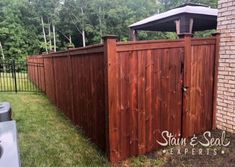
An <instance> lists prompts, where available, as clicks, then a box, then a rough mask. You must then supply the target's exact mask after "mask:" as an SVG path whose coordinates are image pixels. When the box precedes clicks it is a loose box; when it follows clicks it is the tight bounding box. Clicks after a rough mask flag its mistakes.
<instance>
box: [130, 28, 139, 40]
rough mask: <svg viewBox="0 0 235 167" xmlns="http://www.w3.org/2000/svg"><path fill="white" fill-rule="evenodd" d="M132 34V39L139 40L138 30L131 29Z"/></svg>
mask: <svg viewBox="0 0 235 167" xmlns="http://www.w3.org/2000/svg"><path fill="white" fill-rule="evenodd" d="M130 36H131V40H132V41H137V36H138V32H137V30H134V29H131V30H130Z"/></svg>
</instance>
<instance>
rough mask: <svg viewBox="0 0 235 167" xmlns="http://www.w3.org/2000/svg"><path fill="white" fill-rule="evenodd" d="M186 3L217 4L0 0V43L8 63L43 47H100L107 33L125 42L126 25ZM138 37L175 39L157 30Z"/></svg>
mask: <svg viewBox="0 0 235 167" xmlns="http://www.w3.org/2000/svg"><path fill="white" fill-rule="evenodd" d="M187 2H192V3H203V4H206V5H209V6H211V7H216V6H217V0H145V1H143V0H115V1H110V0H10V1H9V0H0V42H1V44H2V50H3V53H4V55H5V57H6V58H7V59H10V58H16V59H24V58H25V56H26V55H32V54H39V53H42V52H45V51H46V49H48V50H49V51H51V50H52V49H53V48H57V50H64V49H66V48H67V47H80V46H82V45H83V39H85V44H86V45H90V44H95V43H99V42H101V41H102V36H104V35H106V34H114V35H117V36H118V37H119V39H120V40H122V41H127V40H128V38H129V29H128V26H129V25H130V24H132V23H134V22H136V21H139V20H141V19H143V18H145V17H148V16H150V15H153V14H155V13H158V12H163V11H166V10H169V9H171V8H174V7H176V6H178V5H181V4H183V3H187ZM53 28H55V33H53ZM43 30H44V32H45V33H43ZM139 36H140V37H139V38H140V39H159V38H175V37H176V36H175V34H174V33H159V32H158V33H156V32H155V33H153V32H152V33H151V32H150V33H148V32H141V33H140V34H139ZM83 37H84V38H83ZM54 38H55V39H56V46H55V45H54V43H53V39H54ZM0 53H1V52H0Z"/></svg>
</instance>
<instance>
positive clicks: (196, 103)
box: [28, 35, 219, 162]
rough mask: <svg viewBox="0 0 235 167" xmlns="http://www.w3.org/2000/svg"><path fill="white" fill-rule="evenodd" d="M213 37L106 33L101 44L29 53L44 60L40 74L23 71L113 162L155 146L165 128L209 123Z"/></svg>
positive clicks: (197, 129) (198, 128)
mask: <svg viewBox="0 0 235 167" xmlns="http://www.w3.org/2000/svg"><path fill="white" fill-rule="evenodd" d="M218 41H219V37H218V36H217V37H212V38H203V39H196V38H195V39H194V38H191V37H190V36H187V35H186V36H185V37H184V38H183V39H179V40H159V41H141V42H127V43H121V42H116V38H115V37H110V36H109V37H106V38H104V44H103V45H96V46H91V47H86V48H81V49H73V50H69V51H66V52H57V53H52V54H49V55H47V56H46V55H44V56H32V57H29V58H28V62H33V61H39V60H38V59H40V61H42V62H43V63H44V73H40V74H41V75H39V76H36V77H35V76H33V75H32V74H35V73H33V72H31V71H32V70H34V69H29V75H30V77H31V79H32V80H33V81H34V80H35V78H41V79H40V80H42V82H40V84H41V85H38V86H39V87H40V88H44V89H45V92H46V94H47V96H48V97H49V98H50V99H51V101H52V102H54V103H55V104H56V105H57V106H58V107H59V108H60V109H61V111H63V112H64V113H65V115H67V116H68V117H69V118H70V119H71V120H72V121H73V122H74V123H75V124H76V125H79V126H80V127H81V128H82V129H83V130H84V132H85V133H86V135H87V136H88V137H89V138H91V140H92V141H93V142H94V143H96V144H97V145H98V146H100V148H101V149H103V150H104V151H105V152H106V153H107V155H108V158H109V159H110V160H111V161H112V162H116V161H119V160H123V159H125V158H128V157H130V156H135V155H139V154H144V153H147V152H150V151H152V150H155V149H157V148H159V147H160V146H159V145H158V144H157V142H156V141H157V140H158V141H161V140H162V137H161V132H162V131H164V130H168V131H170V132H172V133H173V134H176V135H179V137H190V136H192V135H193V134H199V133H202V132H204V131H206V130H211V129H212V128H213V124H214V121H213V120H214V119H213V118H214V115H215V112H213V111H214V108H213V106H214V104H215V96H216V93H215V92H216V91H215V89H216V77H215V76H216V72H217V71H216V69H217V56H218V54H217V48H218V43H219V42H218ZM35 83H37V82H35ZM43 84H44V85H45V86H43Z"/></svg>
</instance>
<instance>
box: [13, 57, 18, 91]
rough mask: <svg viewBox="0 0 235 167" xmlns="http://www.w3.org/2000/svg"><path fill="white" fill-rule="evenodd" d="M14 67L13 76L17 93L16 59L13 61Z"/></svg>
mask: <svg viewBox="0 0 235 167" xmlns="http://www.w3.org/2000/svg"><path fill="white" fill-rule="evenodd" d="M12 66H13V76H14V82H15V92H16V93H17V80H16V62H15V60H14V59H13V60H12Z"/></svg>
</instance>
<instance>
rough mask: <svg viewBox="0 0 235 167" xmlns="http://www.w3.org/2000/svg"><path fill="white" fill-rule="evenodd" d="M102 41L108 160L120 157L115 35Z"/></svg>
mask: <svg viewBox="0 0 235 167" xmlns="http://www.w3.org/2000/svg"><path fill="white" fill-rule="evenodd" d="M103 41H104V63H105V68H104V70H105V71H104V74H105V112H106V113H105V117H106V152H107V154H108V158H109V160H110V161H116V160H118V159H119V158H120V157H119V156H120V153H119V152H118V148H117V146H118V143H120V142H119V134H118V133H119V132H118V128H119V127H118V126H117V119H116V115H117V113H118V110H117V109H118V108H117V105H118V103H117V90H118V89H117V51H116V47H117V44H116V42H117V36H105V37H103Z"/></svg>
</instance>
